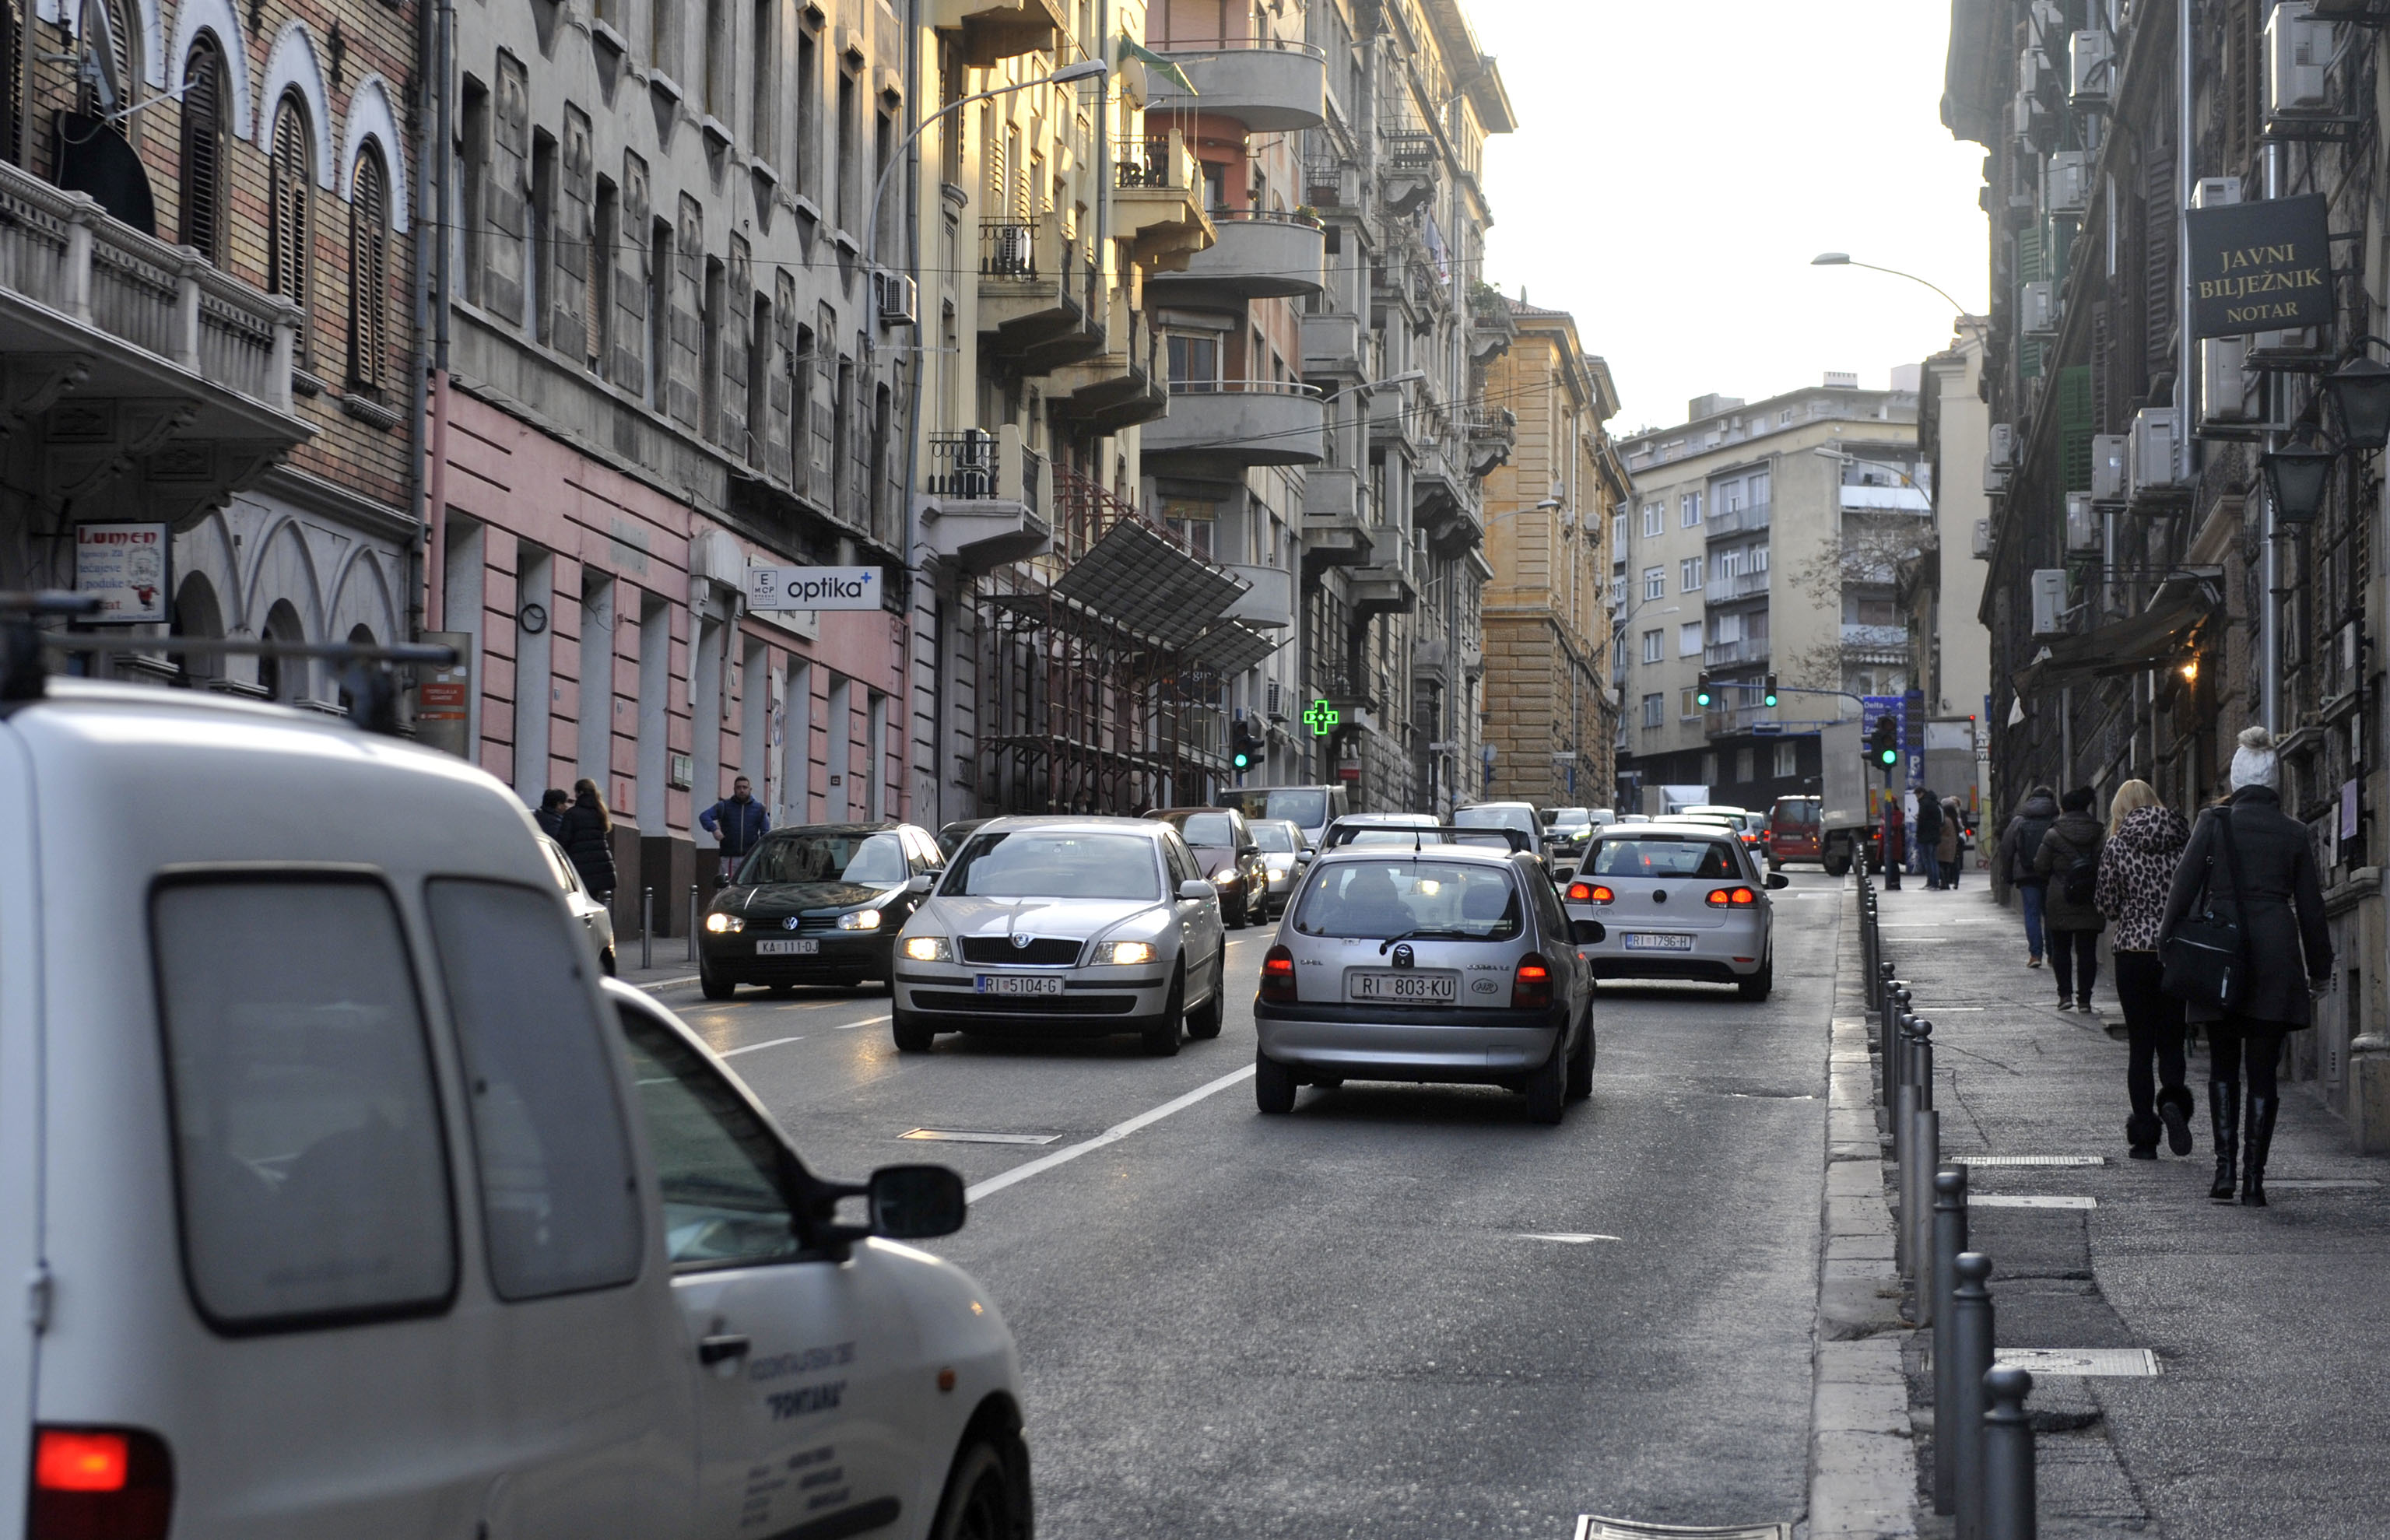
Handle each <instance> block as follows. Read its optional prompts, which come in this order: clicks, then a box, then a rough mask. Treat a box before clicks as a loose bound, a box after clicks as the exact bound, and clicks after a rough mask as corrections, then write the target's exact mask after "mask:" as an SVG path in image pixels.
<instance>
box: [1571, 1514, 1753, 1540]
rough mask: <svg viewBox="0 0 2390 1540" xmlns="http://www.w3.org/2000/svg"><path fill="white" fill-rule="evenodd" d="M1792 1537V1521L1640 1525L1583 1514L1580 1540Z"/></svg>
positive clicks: (1579, 1524) (1578, 1528)
mask: <svg viewBox="0 0 2390 1540" xmlns="http://www.w3.org/2000/svg"><path fill="white" fill-rule="evenodd" d="M1690 1536H1700V1537H1701V1540H1792V1525H1791V1524H1639V1523H1637V1522H1636V1521H1634V1520H1632V1519H1603V1518H1600V1517H1597V1516H1596V1515H1594V1514H1590V1513H1586V1514H1580V1515H1579V1516H1578V1517H1577V1521H1576V1540H1671V1537H1673V1540H1688V1537H1690Z"/></svg>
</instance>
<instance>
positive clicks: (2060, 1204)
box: [1967, 1192, 2100, 1209]
mask: <svg viewBox="0 0 2390 1540" xmlns="http://www.w3.org/2000/svg"><path fill="white" fill-rule="evenodd" d="M1967 1206H1968V1207H1969V1208H1971V1209H2096V1208H2098V1207H2099V1206H2100V1200H2098V1199H2096V1198H2075V1197H2061V1198H2045V1197H2041V1196H2039V1195H2036V1194H2025V1193H2012V1192H2000V1193H1993V1192H1971V1193H1969V1194H1967Z"/></svg>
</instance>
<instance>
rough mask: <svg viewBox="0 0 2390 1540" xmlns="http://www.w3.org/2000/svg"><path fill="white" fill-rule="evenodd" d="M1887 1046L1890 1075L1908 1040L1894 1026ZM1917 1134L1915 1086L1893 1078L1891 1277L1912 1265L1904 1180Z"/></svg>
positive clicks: (1911, 1166)
mask: <svg viewBox="0 0 2390 1540" xmlns="http://www.w3.org/2000/svg"><path fill="white" fill-rule="evenodd" d="M1885 1041H1886V1042H1887V1044H1888V1045H1890V1046H1889V1047H1888V1049H1887V1051H1886V1054H1885V1059H1884V1062H1885V1064H1886V1066H1887V1068H1886V1069H1885V1072H1884V1073H1885V1075H1886V1077H1887V1078H1890V1077H1891V1076H1892V1074H1893V1071H1892V1069H1891V1068H1890V1067H1891V1066H1893V1065H1895V1064H1896V1063H1898V1062H1900V1061H1901V1060H1903V1059H1907V1058H1908V1054H1907V1053H1906V1052H1905V1051H1904V1050H1905V1045H1906V1044H1907V1041H1908V1034H1907V1033H1906V1032H1905V1031H1903V1030H1901V1029H1899V1028H1895V1029H1894V1031H1893V1033H1891V1035H1890V1036H1889V1037H1887V1038H1886V1040H1885ZM1916 1136H1917V1087H1916V1086H1914V1085H1911V1084H1908V1082H1907V1081H1905V1080H1902V1081H1897V1082H1895V1084H1894V1085H1893V1087H1892V1173H1893V1194H1894V1200H1893V1207H1894V1213H1893V1216H1892V1264H1893V1271H1894V1273H1895V1276H1897V1277H1904V1278H1905V1277H1910V1276H1911V1273H1912V1271H1913V1269H1914V1267H1915V1264H1914V1262H1913V1261H1912V1260H1911V1259H1910V1257H1909V1254H1908V1213H1909V1208H1908V1182H1909V1174H1910V1172H1911V1171H1912V1170H1914V1168H1915V1165H1916V1162H1915V1161H1912V1160H1911V1159H1910V1151H1911V1148H1912V1141H1914V1139H1915V1138H1916Z"/></svg>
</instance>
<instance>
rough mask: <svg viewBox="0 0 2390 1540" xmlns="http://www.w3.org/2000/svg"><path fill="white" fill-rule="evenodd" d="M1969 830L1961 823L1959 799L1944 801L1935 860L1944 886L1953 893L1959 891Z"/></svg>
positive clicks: (1952, 798) (1950, 798) (1944, 799)
mask: <svg viewBox="0 0 2390 1540" xmlns="http://www.w3.org/2000/svg"><path fill="white" fill-rule="evenodd" d="M1966 845H1967V830H1966V827H1965V825H1964V824H1963V823H1962V822H1961V821H1960V814H1959V799H1958V798H1956V797H1945V798H1943V799H1942V838H1941V840H1940V841H1938V842H1937V843H1936V844H1935V846H1934V861H1935V863H1936V864H1937V865H1939V866H1941V868H1942V886H1943V887H1944V888H1946V889H1947V890H1948V891H1949V892H1958V891H1959V863H1960V858H1961V857H1962V856H1963V855H1964V854H1965V853H1966Z"/></svg>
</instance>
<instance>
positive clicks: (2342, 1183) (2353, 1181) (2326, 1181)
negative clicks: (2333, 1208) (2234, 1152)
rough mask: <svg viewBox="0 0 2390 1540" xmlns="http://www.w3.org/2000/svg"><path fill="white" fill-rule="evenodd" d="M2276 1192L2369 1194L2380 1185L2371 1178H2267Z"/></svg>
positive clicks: (2267, 1182)
mask: <svg viewBox="0 0 2390 1540" xmlns="http://www.w3.org/2000/svg"><path fill="white" fill-rule="evenodd" d="M2266 1185H2267V1186H2268V1187H2272V1188H2273V1189H2274V1190H2275V1191H2277V1192H2371V1191H2372V1190H2373V1189H2374V1188H2376V1187H2380V1186H2381V1185H2382V1184H2381V1183H2379V1182H2377V1181H2375V1180H2374V1179H2373V1178H2372V1177H2371V1176H2291V1177H2281V1176H2268V1177H2267V1178H2266Z"/></svg>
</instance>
